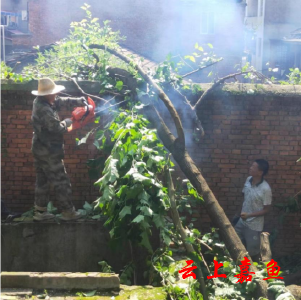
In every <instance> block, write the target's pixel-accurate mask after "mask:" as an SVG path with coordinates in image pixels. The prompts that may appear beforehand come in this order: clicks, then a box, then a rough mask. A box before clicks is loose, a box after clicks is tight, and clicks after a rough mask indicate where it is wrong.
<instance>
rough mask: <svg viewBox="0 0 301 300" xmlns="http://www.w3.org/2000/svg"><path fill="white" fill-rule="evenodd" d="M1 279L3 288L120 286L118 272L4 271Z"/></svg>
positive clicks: (102, 288)
mask: <svg viewBox="0 0 301 300" xmlns="http://www.w3.org/2000/svg"><path fill="white" fill-rule="evenodd" d="M1 280H2V288H31V289H65V290H70V289H82V290H94V289H97V290H107V289H110V290H111V289H119V287H120V281H119V276H118V275H117V274H107V273H98V272H91V273H59V272H49V273H37V272H35V273H30V272H2V273H1Z"/></svg>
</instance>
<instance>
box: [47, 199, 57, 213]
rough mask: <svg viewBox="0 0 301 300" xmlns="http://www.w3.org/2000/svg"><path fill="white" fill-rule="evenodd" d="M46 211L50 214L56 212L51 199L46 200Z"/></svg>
mask: <svg viewBox="0 0 301 300" xmlns="http://www.w3.org/2000/svg"><path fill="white" fill-rule="evenodd" d="M47 212H49V213H51V214H55V213H57V208H56V207H54V206H53V203H52V201H50V202H48V204H47Z"/></svg>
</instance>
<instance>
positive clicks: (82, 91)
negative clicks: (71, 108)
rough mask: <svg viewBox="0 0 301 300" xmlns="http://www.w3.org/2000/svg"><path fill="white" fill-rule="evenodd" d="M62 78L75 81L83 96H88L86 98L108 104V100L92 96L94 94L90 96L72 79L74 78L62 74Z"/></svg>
mask: <svg viewBox="0 0 301 300" xmlns="http://www.w3.org/2000/svg"><path fill="white" fill-rule="evenodd" d="M61 76H63V77H65V78H67V79H69V80H71V81H73V83H74V84H75V85H76V87H77V88H78V89H79V91H80V92H81V93H82V94H83V95H86V96H89V97H93V98H96V99H98V100H101V101H102V102H104V103H105V104H106V103H108V101H107V100H105V99H104V98H101V97H98V96H95V95H92V94H88V93H86V92H85V91H84V90H83V89H82V88H81V87H80V86H79V84H78V83H77V81H76V80H75V78H72V77H69V76H67V75H65V74H61Z"/></svg>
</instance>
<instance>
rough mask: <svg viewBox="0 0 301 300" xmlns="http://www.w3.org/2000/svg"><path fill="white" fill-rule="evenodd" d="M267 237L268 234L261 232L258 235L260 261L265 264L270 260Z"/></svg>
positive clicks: (270, 253) (270, 254)
mask: <svg viewBox="0 0 301 300" xmlns="http://www.w3.org/2000/svg"><path fill="white" fill-rule="evenodd" d="M269 235H270V234H269V233H268V232H262V233H261V234H260V256H261V260H262V261H265V262H270V261H271V259H272V251H271V247H270V241H269Z"/></svg>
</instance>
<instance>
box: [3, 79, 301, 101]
mask: <svg viewBox="0 0 301 300" xmlns="http://www.w3.org/2000/svg"><path fill="white" fill-rule="evenodd" d="M78 83H79V85H80V86H81V87H82V89H83V90H84V91H86V92H87V93H92V94H93V93H94V94H98V93H99V91H100V90H101V84H100V82H99V81H79V82H78ZM56 84H61V85H64V86H65V87H66V92H67V93H76V94H78V89H77V87H76V86H75V85H74V83H73V82H71V81H56ZM195 84H197V85H199V86H200V87H201V88H202V89H203V91H206V90H207V89H208V88H209V87H211V86H212V83H195ZM37 88H38V81H37V80H31V81H27V82H22V83H21V82H17V83H16V82H14V81H13V80H9V79H8V80H7V79H3V80H2V81H1V90H2V91H22V92H31V91H32V90H36V89H37ZM203 91H201V92H199V93H198V96H200V95H201V94H202V93H203ZM224 94H229V95H244V96H251V97H252V96H257V95H264V96H271V97H274V96H277V97H297V98H299V99H300V97H301V85H280V84H273V85H269V84H260V83H258V84H251V83H225V84H222V85H220V87H218V88H217V89H215V91H214V92H213V95H215V96H216V95H218V96H221V95H224Z"/></svg>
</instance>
